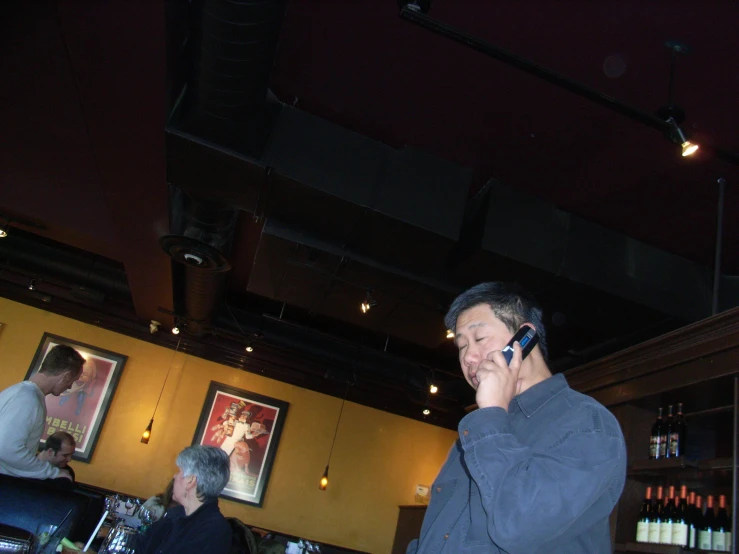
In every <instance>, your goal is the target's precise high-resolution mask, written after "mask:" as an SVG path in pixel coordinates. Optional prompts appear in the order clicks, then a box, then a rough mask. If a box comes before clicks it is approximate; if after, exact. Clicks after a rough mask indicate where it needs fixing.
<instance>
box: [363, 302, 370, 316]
mask: <svg viewBox="0 0 739 554" xmlns="http://www.w3.org/2000/svg"><path fill="white" fill-rule="evenodd" d="M370 307H371V306H370V305H369V304H368V303H367V302H362V313H363V314H366V313H367V312H369V309H370Z"/></svg>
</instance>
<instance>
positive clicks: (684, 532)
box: [672, 485, 688, 546]
mask: <svg viewBox="0 0 739 554" xmlns="http://www.w3.org/2000/svg"><path fill="white" fill-rule="evenodd" d="M687 509H688V487H686V486H685V485H683V486H682V487H680V496H679V497H678V496H676V497H675V501H674V506H673V512H672V544H675V545H677V546H688V514H687Z"/></svg>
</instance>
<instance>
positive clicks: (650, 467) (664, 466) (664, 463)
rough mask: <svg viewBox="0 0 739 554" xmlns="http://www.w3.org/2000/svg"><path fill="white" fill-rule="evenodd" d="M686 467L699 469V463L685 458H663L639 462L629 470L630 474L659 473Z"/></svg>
mask: <svg viewBox="0 0 739 554" xmlns="http://www.w3.org/2000/svg"><path fill="white" fill-rule="evenodd" d="M686 467H698V462H697V461H695V460H688V459H686V458H685V456H680V457H678V458H662V459H660V460H637V461H636V462H634V463H633V464H631V467H630V468H629V473H640V472H643V471H649V472H651V471H658V470H670V469H685V468H686Z"/></svg>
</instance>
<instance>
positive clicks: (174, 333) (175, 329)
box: [172, 326, 180, 335]
mask: <svg viewBox="0 0 739 554" xmlns="http://www.w3.org/2000/svg"><path fill="white" fill-rule="evenodd" d="M172 334H173V335H179V334H180V328H179V327H177V326H175V327H172Z"/></svg>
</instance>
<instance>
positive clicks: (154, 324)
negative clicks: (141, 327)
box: [149, 319, 161, 335]
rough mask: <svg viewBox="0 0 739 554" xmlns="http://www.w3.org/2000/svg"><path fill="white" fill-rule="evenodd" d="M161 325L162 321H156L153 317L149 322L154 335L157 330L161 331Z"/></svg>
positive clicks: (150, 330)
mask: <svg viewBox="0 0 739 554" xmlns="http://www.w3.org/2000/svg"><path fill="white" fill-rule="evenodd" d="M160 325H161V323H159V322H158V321H154V320H153V319H152V320H151V323H149V332H150V333H151V334H152V335H153V334H154V333H156V332H157V331H159V326H160Z"/></svg>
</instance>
